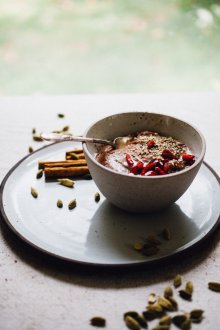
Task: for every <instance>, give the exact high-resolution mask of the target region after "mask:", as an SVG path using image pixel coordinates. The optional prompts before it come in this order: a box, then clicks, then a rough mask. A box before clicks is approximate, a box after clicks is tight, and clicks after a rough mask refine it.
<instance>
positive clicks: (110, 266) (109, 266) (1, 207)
mask: <svg viewBox="0 0 220 330" xmlns="http://www.w3.org/2000/svg"><path fill="white" fill-rule="evenodd" d="M60 143H66V141H61V142H55V143H51V144H49V145H45V146H43V147H41V148H39V149H37V150H35V151H33V152H32V153H30V154H27V155H26V156H24V157H23V158H21V159H20V160H19V161H18V162H17V163H15V165H13V166H12V167H11V168H10V169H9V171H8V172H7V173H6V175H5V176H4V178H3V180H2V182H1V184H0V220H3V221H4V223H5V224H6V225H7V226H8V228H9V229H10V230H11V231H12V232H13V233H14V234H15V235H16V237H18V238H19V239H20V240H21V241H22V242H24V243H25V244H26V245H27V247H28V246H30V247H31V248H34V249H36V250H37V251H39V252H40V253H43V254H44V255H45V254H46V255H47V256H50V257H53V258H55V259H56V260H62V261H64V262H69V263H71V264H76V265H79V266H84V267H95V268H107V269H116V268H121V269H124V268H134V267H140V266H141V267H144V266H145V267H146V266H148V265H153V264H159V263H163V262H164V261H168V260H170V259H174V258H176V257H177V256H179V255H181V254H183V253H186V252H188V251H190V250H192V249H195V248H196V247H197V246H198V245H200V244H202V243H203V242H204V241H206V240H207V239H208V238H209V237H210V236H211V235H212V234H213V233H214V231H215V230H216V229H217V228H218V227H219V226H220V215H219V216H218V218H217V220H216V221H215V223H214V225H213V226H212V227H211V229H210V230H208V231H207V232H206V234H205V235H204V236H202V237H201V238H200V239H199V240H197V241H196V242H195V243H193V244H191V245H189V246H188V247H185V248H181V249H180V250H177V251H174V252H172V253H170V254H168V255H166V256H161V257H159V258H157V259H152V260H141V261H137V262H130V261H128V262H125V263H119V264H114V263H98V262H92V261H91V262H90V261H83V260H77V259H72V258H69V257H65V256H61V255H59V254H57V253H54V252H51V251H48V250H47V249H45V248H42V247H40V246H38V245H37V244H35V243H33V242H32V241H31V240H29V239H28V238H26V237H25V236H24V235H22V234H21V233H20V232H19V231H18V230H17V229H16V228H15V227H14V226H13V225H12V223H11V221H10V220H9V218H8V217H7V215H6V213H5V210H4V205H3V191H4V187H5V185H6V183H7V180H8V179H9V177H10V176H11V174H12V173H13V172H14V171H15V170H16V169H17V168H18V167H19V165H20V164H21V163H22V162H24V161H25V160H26V159H28V158H29V157H31V156H32V155H34V154H37V153H38V152H41V151H42V150H44V149H47V148H50V147H51V146H54V145H57V144H60ZM202 164H203V165H205V166H206V167H207V168H208V169H209V171H210V172H211V173H212V174H213V175H214V177H215V178H216V180H217V182H218V183H219V185H220V177H219V176H218V174H217V173H216V172H215V170H214V169H213V168H212V167H211V166H210V165H209V164H208V163H207V162H206V161H203V163H202Z"/></svg>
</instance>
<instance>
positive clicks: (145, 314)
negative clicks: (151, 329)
mask: <svg viewBox="0 0 220 330" xmlns="http://www.w3.org/2000/svg"><path fill="white" fill-rule="evenodd" d="M142 314H143V317H144V318H145V320H147V321H152V320H155V319H157V318H159V317H162V316H163V315H164V311H160V312H155V311H150V310H147V311H144V312H143V313H142Z"/></svg>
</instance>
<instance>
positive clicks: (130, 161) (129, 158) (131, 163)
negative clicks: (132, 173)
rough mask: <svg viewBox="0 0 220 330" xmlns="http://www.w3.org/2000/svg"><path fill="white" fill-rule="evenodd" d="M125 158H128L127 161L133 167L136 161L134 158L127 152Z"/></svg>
mask: <svg viewBox="0 0 220 330" xmlns="http://www.w3.org/2000/svg"><path fill="white" fill-rule="evenodd" d="M125 158H126V161H127V163H128V166H130V167H132V166H133V165H134V162H133V160H132V158H131V155H129V154H126V155H125Z"/></svg>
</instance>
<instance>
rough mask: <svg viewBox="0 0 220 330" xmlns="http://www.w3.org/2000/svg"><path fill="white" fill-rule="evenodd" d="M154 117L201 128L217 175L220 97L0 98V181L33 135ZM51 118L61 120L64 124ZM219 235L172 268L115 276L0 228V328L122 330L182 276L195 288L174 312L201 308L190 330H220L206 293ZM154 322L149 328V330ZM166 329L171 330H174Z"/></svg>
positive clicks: (218, 264) (218, 273) (219, 270)
mask: <svg viewBox="0 0 220 330" xmlns="http://www.w3.org/2000/svg"><path fill="white" fill-rule="evenodd" d="M133 110H135V111H152V112H160V113H164V114H169V115H173V116H176V117H178V118H180V119H184V120H186V121H188V122H190V123H192V124H194V125H195V126H197V128H199V129H200V130H201V131H202V132H203V134H204V137H205V139H206V143H207V151H206V156H205V161H206V162H207V163H208V164H209V165H210V166H211V167H212V168H213V169H214V171H215V172H216V173H217V174H218V175H220V149H219V138H220V133H219V123H220V94H217V93H195V94H162V95H161V94H154V95H109V96H101V95H97V96H91V95H84V96H56V97H52V96H51V97H38V96H36V97H8V98H0V146H1V149H0V182H1V181H2V180H3V178H4V176H5V175H6V174H7V172H8V171H9V169H10V168H11V167H12V166H13V165H14V164H15V163H17V162H18V161H19V160H20V159H21V158H23V157H24V156H25V155H26V154H27V153H28V148H29V146H30V145H31V146H32V147H33V148H34V149H35V150H36V149H37V148H40V147H41V146H42V145H41V144H40V143H37V142H33V141H32V128H36V129H37V131H38V132H41V131H49V130H54V129H61V128H62V127H63V126H64V125H70V127H71V128H72V132H73V133H74V134H82V133H83V132H84V130H85V129H86V128H87V127H88V126H89V125H90V124H91V123H93V122H94V121H95V120H96V119H99V118H101V117H103V116H106V115H109V114H113V113H117V112H121V111H133ZM57 113H65V118H64V119H63V120H61V119H58V117H57ZM219 238H220V232H219V228H218V229H217V230H216V231H215V232H214V234H213V235H212V236H211V237H210V238H209V239H208V240H207V241H206V242H204V243H203V244H202V245H201V246H200V247H199V248H198V247H197V248H196V249H194V250H192V251H191V252H190V253H186V254H185V255H184V256H183V257H182V256H181V258H176V259H174V260H173V261H172V262H171V261H169V263H168V262H167V263H163V264H158V265H156V266H150V267H142V268H140V267H138V268H133V269H124V270H117V269H115V270H114V269H112V270H111V271H109V270H108V271H107V270H106V269H94V268H89V267H79V266H76V265H74V264H70V263H67V262H64V261H60V260H58V259H55V258H53V257H49V256H47V255H45V254H43V253H41V252H39V251H37V250H35V249H34V248H32V247H30V246H29V245H27V244H26V243H24V242H23V241H22V240H21V239H19V238H18V237H16V235H15V234H14V233H12V232H11V230H10V229H9V228H8V227H7V226H6V224H5V223H4V222H3V221H2V220H1V221H0V329H1V330H12V329H13V330H17V329H18V330H41V329H42V330H50V329H51V330H52V329H61V330H70V329H83V330H89V329H93V327H92V326H91V325H90V324H89V320H90V318H91V317H93V316H95V315H101V316H103V317H105V318H106V320H107V326H106V329H112V330H114V329H115V330H117V329H126V326H125V325H124V322H123V313H124V312H126V311H128V310H138V311H142V310H144V309H145V306H146V304H147V298H148V295H149V293H151V292H154V293H156V294H158V295H162V294H163V290H164V288H165V287H166V286H168V285H172V281H173V278H174V276H175V275H176V274H177V273H180V274H181V275H182V276H183V281H184V282H186V281H189V280H190V281H192V282H193V283H194V294H193V300H192V302H188V301H184V300H181V298H179V297H178V296H177V300H178V301H179V303H180V309H181V310H186V311H189V310H191V309H193V308H202V309H204V311H205V312H204V316H205V318H204V320H203V321H202V323H201V324H200V325H197V324H193V325H192V329H212V330H218V329H219V324H220V314H219V302H220V294H219V293H215V292H213V291H210V290H208V289H207V283H208V282H209V281H220V244H219ZM155 324H156V323H155V322H154V323H153V322H151V323H150V322H149V329H152V328H153V325H155ZM171 329H176V328H175V326H174V325H172V327H171Z"/></svg>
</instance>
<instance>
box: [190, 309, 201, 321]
mask: <svg viewBox="0 0 220 330" xmlns="http://www.w3.org/2000/svg"><path fill="white" fill-rule="evenodd" d="M203 313H204V311H203V310H202V309H193V310H192V311H191V312H190V319H191V321H192V322H193V323H200V322H201V321H202V319H203Z"/></svg>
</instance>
